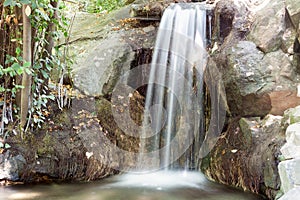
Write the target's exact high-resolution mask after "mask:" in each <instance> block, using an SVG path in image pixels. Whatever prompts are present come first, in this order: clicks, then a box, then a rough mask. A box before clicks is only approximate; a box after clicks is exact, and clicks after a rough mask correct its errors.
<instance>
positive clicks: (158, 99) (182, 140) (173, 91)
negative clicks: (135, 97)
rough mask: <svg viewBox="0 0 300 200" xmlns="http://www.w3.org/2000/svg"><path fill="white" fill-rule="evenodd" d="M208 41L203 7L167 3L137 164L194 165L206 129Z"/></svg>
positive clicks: (141, 166) (143, 167) (150, 167)
mask: <svg viewBox="0 0 300 200" xmlns="http://www.w3.org/2000/svg"><path fill="white" fill-rule="evenodd" d="M205 47H206V11H205V9H203V8H202V7H201V6H200V4H172V5H171V6H169V7H168V8H167V9H166V10H165V12H164V15H163V17H162V19H161V23H160V27H159V30H158V35H157V40H156V45H155V49H154V54H153V60H152V63H151V71H150V77H149V82H148V89H147V95H146V102H145V111H144V121H143V131H142V134H141V138H140V140H141V147H140V156H139V170H154V169H162V168H164V169H166V170H168V169H171V168H177V167H181V168H182V167H184V168H186V169H187V168H194V167H196V165H197V162H198V156H197V151H199V142H200V141H199V138H200V136H201V134H203V108H202V88H203V71H204V68H205V64H206V50H205ZM188 149H191V150H190V151H187V150H188ZM182 159H183V160H184V161H182Z"/></svg>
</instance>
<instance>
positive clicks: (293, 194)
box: [278, 187, 300, 200]
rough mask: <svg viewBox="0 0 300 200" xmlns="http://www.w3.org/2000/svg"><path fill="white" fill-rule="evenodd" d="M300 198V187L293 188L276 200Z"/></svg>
mask: <svg viewBox="0 0 300 200" xmlns="http://www.w3.org/2000/svg"><path fill="white" fill-rule="evenodd" d="M299 197H300V187H295V188H293V189H291V190H290V191H288V192H287V193H286V194H284V195H283V196H282V197H280V198H279V199H278V200H296V199H299Z"/></svg>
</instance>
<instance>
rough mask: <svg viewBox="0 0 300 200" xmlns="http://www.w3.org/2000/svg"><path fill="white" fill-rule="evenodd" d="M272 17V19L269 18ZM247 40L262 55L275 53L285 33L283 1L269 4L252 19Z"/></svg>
mask: <svg viewBox="0 0 300 200" xmlns="http://www.w3.org/2000/svg"><path fill="white" fill-rule="evenodd" d="M270 16H272V17H270ZM254 18H255V19H254V23H253V24H252V27H251V31H250V34H249V35H248V37H247V38H248V39H249V40H250V41H253V42H254V43H255V44H256V46H257V47H258V48H259V49H260V50H262V51H263V52H264V53H268V52H271V51H276V50H278V49H279V48H280V46H281V44H282V36H283V33H284V31H285V4H284V1H283V0H276V1H272V2H269V3H268V4H266V5H265V7H263V8H261V9H260V10H259V11H257V13H256V14H255V17H254Z"/></svg>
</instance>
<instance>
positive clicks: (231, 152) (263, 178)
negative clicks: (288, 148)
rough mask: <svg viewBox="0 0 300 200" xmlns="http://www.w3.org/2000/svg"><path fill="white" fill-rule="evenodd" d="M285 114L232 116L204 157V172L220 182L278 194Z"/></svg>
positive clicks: (257, 191) (249, 189) (271, 196)
mask: <svg viewBox="0 0 300 200" xmlns="http://www.w3.org/2000/svg"><path fill="white" fill-rule="evenodd" d="M281 123H282V117H280V116H273V115H267V116H266V117H265V118H264V119H263V120H261V119H260V118H257V117H255V118H242V119H239V118H238V119H236V120H232V121H231V122H230V123H229V126H228V129H227V131H226V132H225V133H223V134H222V136H221V137H220V138H219V140H218V142H217V144H216V146H215V148H214V149H213V150H212V151H211V152H210V154H209V155H208V156H207V157H206V158H205V159H204V160H203V161H202V166H201V168H202V170H203V172H204V174H205V175H206V176H207V177H208V178H210V179H212V180H214V181H217V182H220V183H223V184H228V185H231V186H236V187H241V188H243V189H244V190H247V191H252V192H255V193H262V194H264V195H266V196H267V197H268V198H270V199H272V198H275V196H276V194H277V192H278V191H279V189H280V180H279V174H278V169H277V165H278V163H279V155H280V154H281V153H280V147H281V146H282V145H283V143H284V141H285V138H284V137H283V133H282V132H283V131H282V127H281Z"/></svg>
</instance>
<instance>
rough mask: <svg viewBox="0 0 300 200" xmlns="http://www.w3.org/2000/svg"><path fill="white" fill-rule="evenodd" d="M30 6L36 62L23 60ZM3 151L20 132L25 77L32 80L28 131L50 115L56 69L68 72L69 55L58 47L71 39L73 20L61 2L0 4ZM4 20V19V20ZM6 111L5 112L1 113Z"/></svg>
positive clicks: (36, 0) (35, 0)
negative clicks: (52, 77) (24, 18)
mask: <svg viewBox="0 0 300 200" xmlns="http://www.w3.org/2000/svg"><path fill="white" fill-rule="evenodd" d="M23 5H29V7H28V8H29V9H30V10H29V11H28V9H27V10H26V12H28V13H26V15H27V16H28V17H29V18H30V23H31V26H32V35H31V38H32V47H31V52H32V60H31V62H24V61H23V57H22V55H23V50H22V45H23V38H22V30H23V27H22V17H21V16H22V15H20V13H21V12H22V11H21V9H20V8H21V7H22V6H23ZM0 16H1V19H0V40H2V41H3V43H2V44H0V114H1V116H0V148H2V147H7V145H6V144H5V142H4V141H5V139H6V138H7V137H8V135H9V134H10V133H11V132H13V133H14V134H16V133H17V132H18V131H16V130H19V127H18V124H19V122H20V105H19V101H20V99H19V98H28V97H20V91H21V90H22V89H24V86H22V83H21V79H22V75H24V74H25V73H26V74H29V75H30V77H32V85H31V88H30V90H31V94H30V97H29V99H30V100H29V110H28V113H29V114H28V120H27V125H26V127H21V128H22V129H23V128H24V129H23V130H25V132H26V131H27V130H28V129H29V128H31V129H34V128H40V127H41V124H42V123H43V122H44V121H45V119H46V117H47V115H48V113H49V112H48V103H49V102H50V101H53V100H55V96H54V95H53V94H52V93H51V89H50V88H49V82H50V74H51V72H52V70H53V69H56V70H64V69H65V66H64V64H63V63H62V62H61V60H63V58H62V57H63V56H65V55H64V54H63V53H62V52H60V50H59V49H58V48H54V44H55V42H56V41H58V40H59V39H60V38H63V37H67V36H68V29H67V27H68V26H69V20H68V19H67V18H66V17H64V16H63V15H62V13H61V7H60V6H59V4H58V1H57V0H5V1H4V2H2V3H0ZM2 19H3V20H2ZM1 111H2V112H1ZM11 127H13V128H11Z"/></svg>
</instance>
